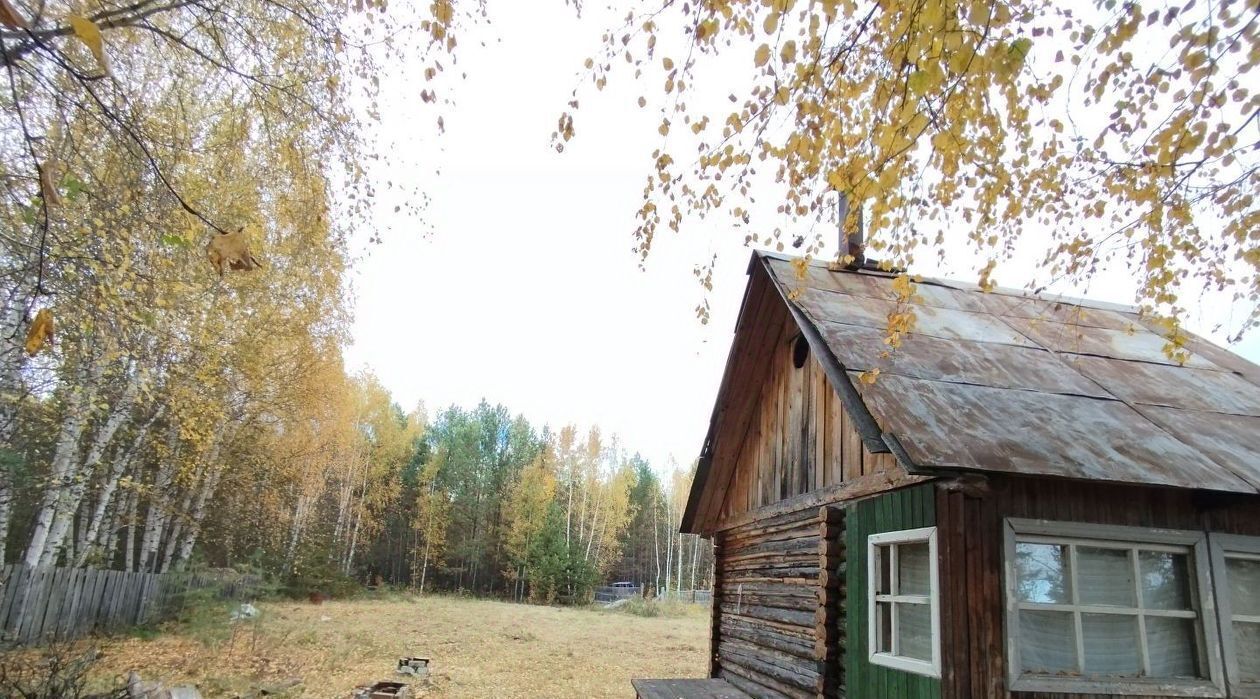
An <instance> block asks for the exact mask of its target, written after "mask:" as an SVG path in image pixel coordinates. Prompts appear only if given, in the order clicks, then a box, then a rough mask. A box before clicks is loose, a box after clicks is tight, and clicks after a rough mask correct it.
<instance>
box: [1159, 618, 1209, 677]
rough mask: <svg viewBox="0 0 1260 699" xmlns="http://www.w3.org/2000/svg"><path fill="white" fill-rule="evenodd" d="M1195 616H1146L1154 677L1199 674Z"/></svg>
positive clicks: (1194, 675)
mask: <svg viewBox="0 0 1260 699" xmlns="http://www.w3.org/2000/svg"><path fill="white" fill-rule="evenodd" d="M1194 628H1195V620H1194V619H1170V618H1166V617H1156V616H1148V617H1146V649H1147V651H1148V652H1149V653H1150V656H1151V676H1152V677H1198V676H1199V663H1198V662H1197V658H1198V654H1197V653H1196V652H1195V641H1194Z"/></svg>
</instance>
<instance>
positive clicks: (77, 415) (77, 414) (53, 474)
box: [22, 375, 96, 566]
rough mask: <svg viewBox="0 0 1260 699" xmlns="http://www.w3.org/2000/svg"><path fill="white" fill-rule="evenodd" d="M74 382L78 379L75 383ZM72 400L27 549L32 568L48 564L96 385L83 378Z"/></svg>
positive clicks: (26, 556) (72, 391)
mask: <svg viewBox="0 0 1260 699" xmlns="http://www.w3.org/2000/svg"><path fill="white" fill-rule="evenodd" d="M71 380H72V381H73V380H75V379H71ZM69 390H70V391H71V398H70V401H69V409H68V411H67V413H66V417H65V419H64V420H63V421H62V423H61V430H60V432H59V433H58V435H57V446H56V448H55V449H54V450H53V458H52V468H51V470H50V472H49V476H48V483H47V484H46V485H45V486H44V497H43V499H42V500H41V502H40V506H39V510H38V511H37V512H36V515H35V526H34V528H33V529H32V530H31V539H30V542H29V543H28V544H27V547H26V554H25V555H24V556H23V558H22V562H23V563H24V564H26V565H28V566H38V565H42V564H43V563H45V559H44V550H45V544H47V543H48V539H49V534H50V532H51V531H52V527H53V520H54V519H56V516H57V511H58V510H59V509H60V508H61V501H62V496H63V495H64V494H65V492H66V490H67V488H68V480H69V476H70V471H71V469H72V468H73V467H74V462H75V461H76V460H77V458H78V455H79V439H80V438H81V437H82V436H83V430H84V428H85V427H86V426H87V416H88V412H89V408H90V407H91V405H92V399H93V398H95V396H96V390H95V385H94V382H91V381H89V380H87V377H86V375H83V376H82V382H81V383H80V384H79V385H77V386H73V387H71V388H70V389H69Z"/></svg>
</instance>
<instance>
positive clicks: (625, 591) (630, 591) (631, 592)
mask: <svg viewBox="0 0 1260 699" xmlns="http://www.w3.org/2000/svg"><path fill="white" fill-rule="evenodd" d="M642 596H643V586H642V585H635V586H634V587H630V586H629V585H606V586H603V587H597V588H595V601H596V602H601V603H605V604H606V603H608V602H616V601H617V600H620V599H628V598H630V597H642Z"/></svg>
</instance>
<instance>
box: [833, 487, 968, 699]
mask: <svg viewBox="0 0 1260 699" xmlns="http://www.w3.org/2000/svg"><path fill="white" fill-rule="evenodd" d="M931 526H938V530H937V544H938V553H939V545H940V536H941V531H940V529H939V527H940V526H941V525H940V524H938V520H937V516H936V492H935V487H934V486H933V485H932V484H925V485H918V486H914V487H912V488H905V489H903V490H896V491H893V492H890V493H887V494H884V495H879V496H876V497H873V498H869V499H867V500H860V501H858V502H855V503H853V504H852V505H850V506H849V507H848V514H847V515H846V516H845V541H846V545H845V549H846V553H847V555H846V556H845V559H846V571H845V577H846V579H847V581H848V584H847V586H846V589H847V594H846V596H845V602H846V604H845V607H846V612H847V618H846V620H845V627H846V633H845V640H846V643H845V651H844V682H843V684H844V689H845V694H844V696H845V697H847V698H848V699H868V698H869V699H888V698H889V697H897V698H898V699H939V698H940V697H941V681H940V680H938V679H936V678H933V677H926V676H924V675H916V674H913V673H909V672H905V671H903V670H896V669H893V668H889V667H884V666H881V665H873V664H871V662H870V660H869V649H868V638H867V634H868V626H869V623H868V622H869V620H868V618H867V613H868V611H867V589H866V588H867V573H866V540H867V537H869V536H870V535H872V534H880V533H883V532H891V531H899V530H902V529H917V528H919V527H931ZM941 555H943V554H941ZM947 585H948V583H946V581H944V580H941V589H942V590H945V589H947ZM943 601H944V600H942V602H943ZM950 613H951V609H950V608H949V607H948V606H947V605H944V604H942V605H941V629H942V633H950V623H951V622H949V621H946V620H948V619H950V618H951V617H950V616H948V615H949V614H950ZM942 651H943V652H944V651H945V648H944V646H942ZM977 696H984V695H977Z"/></svg>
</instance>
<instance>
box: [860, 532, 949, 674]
mask: <svg viewBox="0 0 1260 699" xmlns="http://www.w3.org/2000/svg"><path fill="white" fill-rule="evenodd" d="M936 560H937V559H936V527H925V528H922V529H908V530H906V531H899V532H887V533H884V534H873V535H871V536H870V537H869V538H868V539H867V556H866V564H867V589H868V590H869V593H868V599H867V602H868V605H867V606H868V608H869V609H868V613H869V619H868V628H869V646H868V647H869V649H870V659H871V662H872V663H874V664H876V665H884V666H886V667H892V668H897V669H898V670H906V671H908V672H914V673H917V674H921V675H928V676H931V677H940V676H941V649H940V636H941V634H940V627H941V623H940V593H939V590H938V589H937V570H936Z"/></svg>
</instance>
